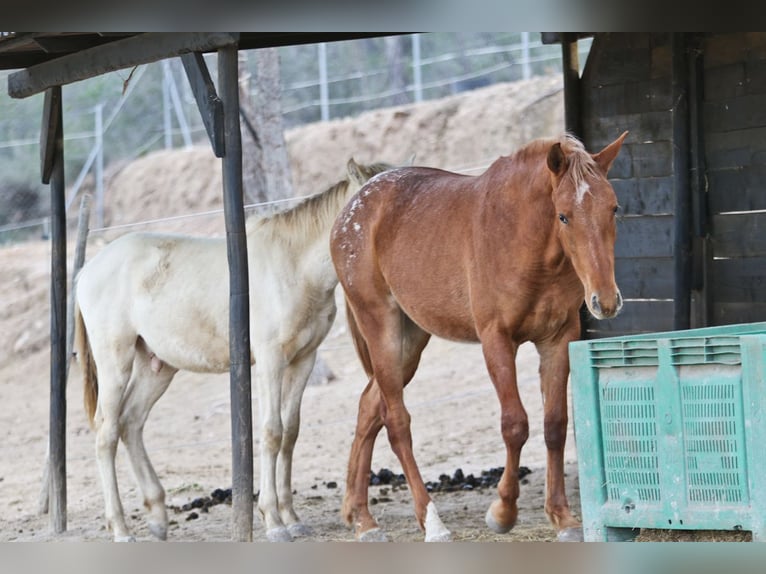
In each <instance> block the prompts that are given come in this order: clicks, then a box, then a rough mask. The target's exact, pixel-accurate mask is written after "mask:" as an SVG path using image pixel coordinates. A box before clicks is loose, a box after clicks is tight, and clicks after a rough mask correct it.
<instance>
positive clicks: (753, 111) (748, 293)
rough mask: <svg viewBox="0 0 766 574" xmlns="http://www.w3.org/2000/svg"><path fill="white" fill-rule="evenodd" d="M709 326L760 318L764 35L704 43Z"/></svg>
mask: <svg viewBox="0 0 766 574" xmlns="http://www.w3.org/2000/svg"><path fill="white" fill-rule="evenodd" d="M703 50H704V53H703V61H704V96H703V105H702V116H703V124H702V125H703V130H704V140H705V144H704V149H705V163H706V167H707V170H706V174H707V185H708V194H707V195H708V213H709V217H710V233H711V240H710V245H711V255H712V261H710V262H709V264H710V272H709V273H708V288H709V289H710V299H711V308H710V322H711V324H713V325H723V324H731V323H743V322H752V321H764V320H766V213H765V212H764V210H766V34H765V33H762V32H760V33H730V34H723V33H716V34H709V35H707V36H706V37H705V38H704V42H703Z"/></svg>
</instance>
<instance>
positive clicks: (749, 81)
mask: <svg viewBox="0 0 766 574" xmlns="http://www.w3.org/2000/svg"><path fill="white" fill-rule="evenodd" d="M745 70H746V78H745V90H746V93H748V94H764V93H766V60H755V61H750V60H748V61H747V62H746V63H745Z"/></svg>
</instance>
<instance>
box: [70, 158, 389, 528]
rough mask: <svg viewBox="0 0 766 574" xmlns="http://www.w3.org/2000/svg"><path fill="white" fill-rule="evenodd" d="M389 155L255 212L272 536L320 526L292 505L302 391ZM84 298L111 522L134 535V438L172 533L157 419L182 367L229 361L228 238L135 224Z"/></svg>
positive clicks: (252, 243) (92, 267) (88, 367)
mask: <svg viewBox="0 0 766 574" xmlns="http://www.w3.org/2000/svg"><path fill="white" fill-rule="evenodd" d="M389 167H392V166H390V165H388V164H380V163H376V164H372V165H369V166H360V165H358V164H357V163H356V162H354V161H353V159H352V160H350V161H349V162H348V164H347V174H348V176H347V177H346V178H345V179H343V180H342V181H340V182H338V183H337V184H335V185H333V186H331V187H329V188H328V189H327V190H326V191H324V192H322V193H318V194H316V195H313V196H311V197H310V198H308V199H306V200H305V201H303V202H301V203H299V204H298V205H296V206H295V207H293V208H291V209H289V210H286V211H282V212H279V213H276V214H273V215H270V216H269V217H263V218H250V219H248V221H247V252H248V266H249V276H250V345H251V360H252V361H253V362H254V363H255V364H256V369H255V380H256V381H255V382H256V387H257V388H256V393H255V396H256V397H257V398H258V407H259V412H260V460H261V465H260V485H261V488H260V496H259V497H258V510H259V511H260V514H261V516H262V518H263V521H264V523H265V527H266V537H267V538H268V539H269V540H272V541H289V540H291V539H292V537H293V536H294V535H304V534H307V533H308V529H307V528H306V527H305V526H304V525H303V523H301V521H300V520H299V518H298V515H297V514H296V513H295V511H294V509H293V493H292V487H291V473H292V459H293V448H294V446H295V441H296V439H297V438H298V430H299V419H300V405H301V397H302V395H303V390H304V388H305V386H306V381H307V380H308V378H309V375H310V373H311V369H312V367H313V366H314V359H315V357H316V352H317V347H319V344H320V343H321V342H322V340H323V339H324V338H325V336H326V335H327V332H328V331H329V330H330V326H331V325H332V322H333V319H334V318H335V295H334V293H335V287H336V286H337V284H338V279H337V277H336V275H335V271H334V270H333V267H332V264H331V263H330V253H329V243H328V237H329V234H330V228H331V227H332V225H333V223H334V221H335V218H336V216H337V215H338V213H339V212H340V210H341V208H342V207H343V206H344V205H345V204H346V202H347V201H348V199H349V198H350V197H351V196H352V195H353V194H354V193H355V192H356V191H357V190H358V189H359V188H360V187H361V185H362V184H363V183H364V182H366V181H367V180H368V179H369V178H370V177H371V176H372V175H375V174H377V173H380V172H381V171H383V170H385V169H388V168H389ZM76 302H77V307H76V309H77V310H76V315H75V324H76V327H77V331H76V332H77V346H78V353H77V358H78V361H79V362H80V364H81V365H82V371H83V379H84V383H85V407H86V412H87V414H88V416H89V418H90V420H91V422H92V423H93V424H94V425H95V429H96V459H97V462H98V469H99V474H100V476H101V482H102V486H103V492H104V505H105V513H106V521H107V525H108V527H109V528H110V529H111V531H112V534H113V536H114V540H115V541H131V540H134V538H133V535H132V534H131V532H130V530H129V528H128V525H127V523H126V522H125V514H124V512H123V508H122V504H121V502H120V494H119V490H118V487H117V476H116V473H115V465H114V457H115V451H116V450H117V443H118V440H119V439H120V438H121V439H122V441H123V442H124V443H125V446H126V447H127V449H128V455H129V457H130V462H131V464H132V466H133V470H134V474H135V476H136V479H137V480H138V484H139V487H140V488H141V491H142V494H143V497H144V505H145V506H146V509H147V511H148V523H149V530H150V531H151V533H152V534H153V535H154V536H156V537H157V538H159V539H161V540H164V539H165V538H166V537H167V529H168V516H167V510H166V507H165V491H164V489H163V488H162V485H161V484H160V481H159V479H158V478H157V474H156V473H155V471H154V468H153V467H152V464H151V462H150V461H149V457H148V455H147V454H146V449H145V448H144V442H143V429H144V423H145V422H146V419H147V417H148V416H149V411H150V410H151V408H152V406H153V405H154V403H155V402H156V401H157V400H158V399H159V398H160V397H161V396H162V394H163V393H164V392H165V390H166V389H167V388H168V385H169V384H170V382H171V381H172V380H173V377H174V376H175V374H176V372H178V371H179V370H181V369H183V370H188V371H195V372H200V373H221V372H226V371H228V370H229V272H228V268H227V263H226V240H225V239H224V238H208V237H192V236H185V235H166V234H157V233H131V234H128V235H125V236H123V237H121V238H119V239H118V240H116V241H114V242H112V243H110V244H109V245H108V246H107V247H105V248H104V249H103V250H102V251H101V252H100V253H99V254H98V255H96V257H94V258H93V259H92V260H90V261H89V262H88V263H87V264H86V265H85V266H84V267H83V269H82V271H81V272H80V274H79V275H78V279H77V288H76Z"/></svg>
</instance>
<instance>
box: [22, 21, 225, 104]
mask: <svg viewBox="0 0 766 574" xmlns="http://www.w3.org/2000/svg"><path fill="white" fill-rule="evenodd" d="M236 42H237V35H236V34H224V33H217V32H195V33H191V32H188V33H187V32H183V33H180V32H149V33H145V34H139V35H136V36H131V37H128V38H124V39H121V40H117V41H115V42H110V43H108V44H106V45H102V46H97V47H94V48H89V49H87V50H82V51H81V52H75V53H73V54H69V55H66V56H62V57H60V58H56V59H54V60H49V61H47V62H43V63H41V64H37V65H36V66H32V67H30V68H26V69H23V70H19V71H18V72H14V73H12V74H10V75H9V76H8V95H9V96H11V97H12V98H26V97H28V96H31V95H33V94H37V93H39V92H42V91H43V90H45V89H47V88H50V87H51V86H61V85H64V84H70V83H72V82H77V81H79V80H85V79H88V78H93V77H95V76H99V75H101V74H104V73H106V72H112V71H114V70H121V69H123V68H130V67H133V66H138V65H140V64H145V63H147V62H155V61H157V60H161V59H163V58H171V57H173V56H180V55H181V54H185V53H187V52H205V51H210V50H215V49H217V48H219V47H221V46H229V45H234V44H236Z"/></svg>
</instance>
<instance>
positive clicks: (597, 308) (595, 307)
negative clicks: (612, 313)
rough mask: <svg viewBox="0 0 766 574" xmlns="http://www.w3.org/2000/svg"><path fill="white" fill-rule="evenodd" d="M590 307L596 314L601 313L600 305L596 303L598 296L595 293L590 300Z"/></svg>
mask: <svg viewBox="0 0 766 574" xmlns="http://www.w3.org/2000/svg"><path fill="white" fill-rule="evenodd" d="M590 306H591V309H593V311H595V312H596V313H601V303H599V302H598V295H596V294H595V293H594V294H593V295H592V296H591V298H590Z"/></svg>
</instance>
